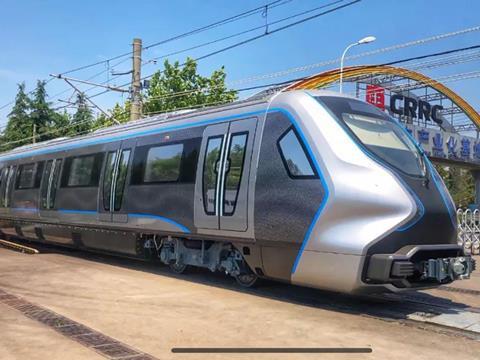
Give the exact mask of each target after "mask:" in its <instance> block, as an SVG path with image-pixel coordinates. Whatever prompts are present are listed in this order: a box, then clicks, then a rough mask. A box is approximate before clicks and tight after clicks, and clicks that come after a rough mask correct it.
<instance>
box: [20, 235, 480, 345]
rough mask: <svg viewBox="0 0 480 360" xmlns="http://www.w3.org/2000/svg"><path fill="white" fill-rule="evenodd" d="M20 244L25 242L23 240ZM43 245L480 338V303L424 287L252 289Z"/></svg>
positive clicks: (101, 258) (210, 276)
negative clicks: (360, 292) (363, 292)
mask: <svg viewBox="0 0 480 360" xmlns="http://www.w3.org/2000/svg"><path fill="white" fill-rule="evenodd" d="M16 241H18V242H19V244H18V245H19V246H23V245H22V243H24V242H22V241H19V240H16ZM37 247H38V248H39V249H44V250H45V251H48V252H52V251H54V252H57V253H61V254H64V255H70V256H71V255H72V254H74V256H76V257H81V258H85V259H86V260H90V261H98V262H102V263H109V264H112V265H117V266H123V267H129V268H133V269H136V270H143V271H149V272H153V273H157V274H159V275H162V276H169V277H176V278H181V279H183V280H190V281H192V282H197V283H204V284H208V285H212V286H218V287H222V288H227V289H229V290H234V291H239V292H246V293H249V294H252V295H256V296H261V297H265V298H270V299H272V300H280V301H286V302H290V303H295V304H298V305H300V306H310V307H316V308H321V309H326V310H331V311H339V312H345V313H350V314H356V315H359V316H366V317H372V318H376V319H380V320H383V321H388V322H399V323H402V324H404V325H407V326H414V327H417V328H422V329H425V330H428V331H435V332H439V333H444V334H448V335H452V336H461V337H465V338H469V339H472V340H476V341H479V340H480V307H473V306H468V305H465V304H462V303H457V302H453V301H451V300H449V299H446V298H441V297H436V296H432V295H429V294H426V293H419V292H407V293H401V294H383V295H368V296H354V295H345V294H339V293H333V292H328V291H322V290H317V289H310V288H305V287H300V286H295V285H287V284H282V283H278V282H273V281H265V282H264V284H263V285H261V286H259V287H257V288H253V289H243V288H239V287H238V286H237V285H236V284H234V283H233V282H232V281H231V280H230V279H229V278H225V277H223V276H222V275H221V274H214V273H210V272H208V271H204V270H202V269H196V270H192V271H191V272H189V273H187V274H182V275H177V274H172V273H171V272H170V270H168V269H167V268H166V267H164V266H159V265H158V264H156V263H148V262H143V261H137V260H132V259H127V258H118V257H114V256H110V255H106V254H97V253H88V252H80V251H72V250H69V249H65V248H61V247H57V246H55V245H46V244H38V246H37ZM439 289H440V290H442V291H449V292H457V293H462V294H470V295H480V291H476V290H473V289H460V288H455V287H451V286H442V287H440V288H439Z"/></svg>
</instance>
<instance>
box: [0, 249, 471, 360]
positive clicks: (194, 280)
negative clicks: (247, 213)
mask: <svg viewBox="0 0 480 360" xmlns="http://www.w3.org/2000/svg"><path fill="white" fill-rule="evenodd" d="M475 279H477V280H475ZM475 279H474V282H476V281H478V279H480V278H475ZM459 284H460V283H459ZM0 290H3V291H5V292H6V293H8V294H12V295H15V296H18V297H21V298H23V299H25V300H26V301H28V302H31V303H34V304H37V305H39V306H42V307H44V308H47V309H49V310H52V311H54V312H56V313H58V314H60V315H63V316H65V317H66V318H68V319H71V320H73V321H76V322H78V323H81V324H83V325H85V326H88V327H90V328H92V329H95V330H96V331H98V332H99V333H101V334H104V335H106V336H109V337H112V338H114V339H116V340H118V341H119V342H122V343H124V344H126V345H128V346H131V347H133V348H135V349H139V350H141V351H142V352H145V353H147V354H150V355H152V356H153V357H155V358H158V359H192V360H197V359H206V358H208V359H228V358H232V359H250V358H255V359H259V358H260V359H278V358H280V357H281V358H282V359H313V358H322V359H352V358H354V359H385V358H388V359H402V360H404V359H405V358H414V359H432V358H434V359H452V358H460V359H478V358H479V354H480V342H478V341H474V340H471V339H467V338H464V337H461V336H452V335H451V334H448V333H444V332H442V331H435V330H432V329H420V328H417V327H415V326H407V325H406V324H405V323H401V322H397V321H394V320H389V321H385V320H382V319H378V318H375V317H372V316H371V315H369V314H368V312H366V313H362V311H361V308H357V307H355V306H353V305H354V303H355V300H353V302H352V307H351V308H348V306H347V307H343V308H340V309H332V308H331V307H330V306H326V305H325V303H326V302H325V299H330V297H331V294H329V293H326V292H321V291H317V290H310V289H302V288H298V287H294V286H289V285H284V284H277V283H267V284H266V285H265V286H264V288H262V289H261V291H258V292H255V291H253V292H252V291H243V290H241V289H238V287H237V286H236V284H235V283H234V281H233V280H232V279H230V278H228V277H225V276H223V275H222V274H211V273H209V272H208V271H198V270H196V271H192V272H191V273H189V274H187V275H181V276H174V275H172V274H171V273H170V271H169V270H168V269H166V268H164V267H158V266H156V265H154V264H144V263H140V262H137V261H134V260H127V259H115V258H112V257H109V256H102V255H92V254H85V253H80V252H71V253H69V252H65V253H40V254H38V255H27V254H21V253H17V252H14V251H11V250H6V249H1V248H0ZM437 292H438V295H437ZM452 294H454V296H457V295H462V294H456V293H450V292H445V291H440V290H434V291H433V292H430V293H429V295H430V296H432V297H433V296H444V295H449V296H450V295H452ZM300 296H304V297H308V298H310V299H311V300H310V301H308V302H299V301H298V298H299V297H300ZM316 298H322V300H323V301H318V302H317V301H315V299H316ZM332 299H335V298H334V297H332ZM475 299H476V298H475ZM475 299H471V302H472V304H473V303H475V302H476V301H477V300H475ZM456 301H458V302H461V299H457V300H456ZM327 302H328V301H327ZM332 302H335V300H332ZM371 306H375V304H371ZM0 334H1V336H0V358H1V359H45V358H48V359H57V358H58V359H60V358H62V359H65V358H68V359H97V358H105V357H102V356H100V355H99V354H98V353H97V352H94V351H93V350H91V349H90V348H88V347H86V346H83V345H81V344H80V343H78V342H76V341H73V340H71V339H70V338H68V337H65V336H63V335H60V334H59V333H57V332H54V331H52V330H51V329H50V328H49V327H47V326H45V325H42V324H40V323H39V322H36V321H33V320H31V319H28V318H26V317H25V316H24V315H23V314H22V313H21V312H20V311H18V310H15V309H13V308H12V307H9V306H6V305H0ZM172 347H349V348H351V347H370V348H371V349H372V350H373V352H372V353H370V354H322V355H311V354H310V355H305V354H304V355H302V354H287V355H278V354H262V355H251V354H242V355H238V354H233V355H232V354H229V355H225V354H222V355H205V354H200V355H194V354H188V355H185V354H173V353H172V352H171V348H172ZM118 358H120V357H118ZM127 358H129V357H128V356H127V357H124V359H127ZM130 358H131V357H130Z"/></svg>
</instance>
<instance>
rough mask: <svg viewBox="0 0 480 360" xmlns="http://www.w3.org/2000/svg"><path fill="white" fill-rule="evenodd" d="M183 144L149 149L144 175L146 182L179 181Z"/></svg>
mask: <svg viewBox="0 0 480 360" xmlns="http://www.w3.org/2000/svg"><path fill="white" fill-rule="evenodd" d="M182 155H183V144H174V145H163V146H157V147H152V148H150V149H149V150H148V154H147V163H146V166H145V172H144V175H143V182H144V183H154V182H171V181H177V180H178V178H179V176H180V164H181V161H182Z"/></svg>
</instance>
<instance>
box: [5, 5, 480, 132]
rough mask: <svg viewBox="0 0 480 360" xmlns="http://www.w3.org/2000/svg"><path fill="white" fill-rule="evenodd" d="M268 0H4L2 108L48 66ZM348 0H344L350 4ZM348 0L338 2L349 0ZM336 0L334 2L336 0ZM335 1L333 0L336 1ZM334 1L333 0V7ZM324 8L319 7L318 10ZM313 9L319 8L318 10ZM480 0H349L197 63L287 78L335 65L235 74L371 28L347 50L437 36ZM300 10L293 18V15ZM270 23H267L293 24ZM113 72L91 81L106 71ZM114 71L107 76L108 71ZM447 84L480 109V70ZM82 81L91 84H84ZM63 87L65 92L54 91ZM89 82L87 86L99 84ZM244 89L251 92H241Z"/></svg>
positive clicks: (289, 63)
mask: <svg viewBox="0 0 480 360" xmlns="http://www.w3.org/2000/svg"><path fill="white" fill-rule="evenodd" d="M271 1H272V0H243V1H226V0H224V1H221V0H196V1H195V0H182V1H179V0H178V1H166V0H163V1H162V0H157V1H154V0H142V1H124V0H116V1H98V0H97V1H94V0H82V1H75V2H73V1H65V0H29V1H26V0H16V1H13V0H9V1H7V0H0V8H1V9H2V11H1V12H0V36H1V39H2V44H1V50H0V107H2V106H3V105H5V104H7V103H9V102H10V101H12V100H13V99H14V98H15V94H16V92H17V84H18V83H20V82H25V83H26V87H27V90H32V89H33V88H34V86H35V83H36V81H37V80H38V79H49V78H50V77H49V74H51V73H62V72H65V71H67V70H70V69H73V68H76V67H79V66H83V65H87V64H90V63H94V62H97V61H102V60H105V59H108V58H110V57H113V56H116V55H119V54H123V53H127V52H129V51H130V50H131V44H132V39H133V38H136V37H138V38H141V39H142V41H143V44H144V46H146V45H149V44H153V43H156V42H159V41H161V40H164V39H167V38H170V37H173V36H175V35H178V34H182V33H184V32H187V31H189V30H192V29H195V28H198V27H201V26H204V25H207V24H210V23H212V22H215V21H218V20H221V19H224V18H227V17H229V16H233V15H236V14H238V13H241V12H243V11H246V10H250V9H253V8H256V7H259V6H264V5H265V4H267V3H268V2H271ZM333 1H334V0H327V1H325V0H290V1H289V0H284V2H281V3H280V4H281V5H280V6H277V7H275V8H272V9H270V10H269V11H268V16H267V21H268V22H273V21H276V20H279V19H282V18H284V17H287V16H291V15H294V14H296V13H300V12H302V11H306V10H309V9H312V8H315V7H318V6H322V5H326V4H328V3H330V2H333ZM347 2H348V1H347V0H346V1H344V2H343V3H347ZM343 3H342V4H343ZM338 5H340V4H337V6H338ZM331 7H332V6H331ZM331 7H330V8H331ZM319 11H322V10H319ZM319 11H317V13H318V12H319ZM479 14H480V1H476V0H456V1H448V0H415V1H414V0H362V1H360V2H359V3H357V4H354V5H352V6H350V7H347V8H344V9H341V10H339V11H336V12H334V13H331V14H327V15H324V16H321V17H318V18H316V19H313V20H311V21H308V22H305V23H303V24H300V25H298V26H294V27H292V28H289V29H286V30H284V31H280V32H277V33H274V34H271V35H269V36H266V37H263V38H261V39H259V40H256V41H253V42H251V43H248V44H246V45H243V46H239V47H237V48H234V49H232V50H229V51H226V52H223V53H221V54H218V55H216V56H212V57H209V58H207V59H204V60H201V61H199V72H200V73H201V74H202V75H209V74H210V73H211V72H212V71H213V70H215V69H217V68H219V67H221V66H225V69H226V72H227V74H228V76H227V83H232V87H246V86H255V85H259V84H264V83H268V82H276V81H283V80H287V79H289V78H295V77H299V76H305V75H311V74H313V73H316V72H320V71H324V70H328V69H330V68H334V67H337V65H329V66H324V67H317V68H314V69H310V70H308V71H303V72H290V73H289V74H287V75H285V76H283V77H275V78H269V79H267V80H263V82H262V81H257V82H252V81H250V82H242V83H239V82H238V81H240V80H244V79H248V78H250V77H253V76H257V75H264V74H270V73H274V72H277V71H282V70H286V69H292V68H296V67H300V66H304V65H308V64H314V63H320V62H322V61H326V60H331V59H337V58H339V57H340V55H341V54H342V52H343V50H344V48H345V47H346V46H347V45H348V44H350V43H352V42H356V41H357V40H359V39H360V38H363V37H365V36H367V35H373V36H375V37H376V38H377V40H376V41H375V42H373V43H370V44H366V45H362V46H357V47H354V48H352V49H351V50H350V51H349V55H354V54H358V53H362V52H365V51H371V50H375V49H380V48H384V47H387V46H392V45H396V44H402V43H406V42H409V41H414V40H417V39H422V38H426V37H430V36H434V35H440V34H444V33H449V32H452V31H457V30H461V29H465V28H470V27H474V26H478V25H480V16H479ZM297 19H299V18H295V19H292V20H290V21H295V20H297ZM265 21H266V19H265V17H264V16H263V15H262V14H261V13H257V14H254V15H252V16H249V17H246V18H244V19H242V20H241V21H237V22H233V23H230V24H228V25H225V26H220V27H217V28H215V29H212V30H209V31H205V32H202V33H199V34H196V35H193V36H189V37H185V38H183V39H181V40H177V41H171V42H168V43H165V44H163V45H160V46H156V47H153V48H150V49H148V50H145V51H144V52H143V54H142V58H143V60H144V61H145V60H150V59H153V58H155V57H161V56H162V55H165V54H168V53H171V52H175V51H178V50H181V49H185V48H189V47H192V46H196V45H198V44H201V43H204V42H208V41H212V40H215V39H217V38H221V37H225V36H228V35H231V34H234V33H236V32H240V31H242V30H246V29H249V28H252V27H257V26H261V25H263V24H265ZM287 23H288V21H286V22H283V23H280V24H278V25H272V26H271V27H270V30H273V29H275V28H278V27H279V26H282V25H285V24H287ZM264 32H265V30H264V29H259V30H257V31H255V32H251V33H249V34H245V35H243V36H239V37H236V38H233V39H230V40H227V41H224V42H220V43H217V44H214V45H211V46H207V47H203V48H199V49H195V50H191V51H187V52H185V53H182V54H178V55H175V56H171V57H170V58H169V59H170V61H175V60H178V61H180V62H183V61H184V60H185V58H186V56H190V57H194V58H195V57H199V56H202V55H204V54H206V53H209V52H212V51H215V50H217V49H220V48H222V47H225V46H228V45H231V44H233V43H235V42H238V41H241V40H244V39H247V38H249V37H252V36H255V35H258V34H262V33H264ZM479 44H480V31H475V32H471V33H469V34H466V35H461V36H455V37H450V38H447V39H444V40H440V41H434V42H431V43H428V44H425V45H421V46H412V47H407V48H404V49H400V50H395V51H390V52H385V53H383V54H380V55H374V56H364V57H360V58H358V59H354V60H351V61H347V62H346V65H355V64H374V63H382V62H388V61H394V60H398V59H403V58H408V57H412V56H419V55H425V54H429V53H433V52H439V51H446V50H451V49H456V48H460V47H467V46H473V45H479ZM118 62H122V63H121V64H118V65H117V66H115V67H114V69H113V70H114V71H116V72H121V71H127V70H129V69H130V67H131V61H130V59H129V58H128V57H124V58H120V59H118V60H112V62H111V63H110V65H115V64H116V63H118ZM162 63H163V59H161V60H158V61H157V63H153V62H150V63H148V64H146V65H144V66H143V68H142V76H145V75H149V74H152V73H153V72H155V71H156V70H159V69H162ZM479 65H480V60H479V59H478V58H477V59H476V60H475V61H470V62H467V63H465V64H461V65H455V66H445V67H441V68H438V69H435V70H428V71H425V73H426V74H427V75H429V76H432V77H433V78H436V77H443V76H448V75H453V74H459V73H466V72H471V71H478V70H480V68H479ZM104 70H108V69H107V66H106V64H100V65H98V66H95V67H92V68H89V69H86V70H83V71H78V72H74V73H71V74H69V76H71V77H75V78H78V79H87V78H89V77H91V76H93V75H95V74H98V73H101V72H102V71H104ZM110 70H111V69H110ZM107 74H108V71H104V72H103V74H100V75H99V76H97V77H95V78H94V79H93V80H92V81H96V82H103V81H107V80H108V77H107V76H108V75H107ZM109 77H110V78H111V75H109ZM129 81H130V78H129V76H121V77H118V78H116V79H113V80H111V82H110V84H112V85H121V84H124V83H126V82H129ZM445 85H447V86H449V87H450V88H452V89H453V90H454V91H456V92H457V93H458V94H459V95H461V96H462V97H464V98H465V99H466V100H467V101H468V102H470V103H471V104H472V105H473V106H474V108H476V109H477V110H478V109H480V99H479V95H478V94H479V92H478V89H479V87H480V86H479V85H480V78H479V77H476V78H473V79H468V80H462V81H455V82H449V83H446V84H445ZM80 88H81V89H82V90H86V89H88V88H89V86H80ZM68 89H70V88H69V86H68V85H67V84H66V83H65V82H64V81H63V80H59V79H53V80H51V81H50V82H49V83H48V84H47V91H48V94H49V95H50V98H49V100H50V101H51V102H52V106H54V107H55V106H60V105H62V103H59V101H58V100H59V99H64V100H65V99H69V98H70V96H71V95H72V91H66V90H68ZM63 91H65V92H64V93H63V94H60V95H59V96H54V95H57V94H58V93H60V92H63ZM98 92H99V90H98V89H93V90H91V91H89V92H88V93H87V94H88V95H92V94H96V93H98ZM242 96H245V95H244V94H242ZM122 99H123V100H124V99H125V95H121V94H118V93H107V94H105V95H102V96H98V97H95V102H96V103H97V104H98V105H99V106H100V107H102V108H105V109H108V108H111V107H112V106H113V105H114V104H115V102H121V101H123V100H122ZM10 109H11V106H7V107H5V108H3V109H1V110H0V126H2V125H4V124H5V122H6V119H7V115H8V113H9V111H10Z"/></svg>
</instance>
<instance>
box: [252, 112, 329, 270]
mask: <svg viewBox="0 0 480 360" xmlns="http://www.w3.org/2000/svg"><path fill="white" fill-rule="evenodd" d="M290 126H292V124H291V123H290V120H289V119H288V118H287V117H286V116H284V115H283V114H281V113H272V114H269V115H268V117H267V120H266V124H265V129H264V134H263V139H262V145H261V150H260V159H259V164H258V172H257V182H256V188H255V237H256V240H257V241H258V243H259V244H268V243H269V242H270V241H275V242H281V243H283V246H292V247H294V248H296V249H298V247H299V246H300V244H301V243H302V241H303V238H304V237H305V233H306V232H307V230H308V228H309V226H310V224H311V222H312V220H313V217H314V215H315V213H316V212H317V210H318V208H319V206H320V203H321V202H322V199H323V196H324V189H323V187H322V184H321V182H320V180H319V179H292V178H290V177H289V176H288V173H287V170H286V169H285V166H284V164H283V162H282V159H281V156H280V154H279V151H278V147H277V140H278V139H279V137H280V136H281V135H282V134H283V133H284V132H285V130H286V129H288V128H289V127H290ZM297 251H298V250H295V253H296V252H297ZM269 254H271V251H270V250H269ZM282 254H288V256H281V255H282ZM278 255H279V256H278V258H275V257H274V256H268V257H267V258H266V259H265V258H264V265H265V268H266V269H268V268H269V267H270V268H272V269H273V268H278V267H275V266H270V265H272V264H267V262H269V261H277V262H280V263H283V266H285V268H286V269H287V270H288V273H289V272H290V269H291V267H292V265H293V261H294V260H295V256H292V254H291V253H289V252H288V251H283V252H279V254H278ZM267 275H270V274H268V273H267ZM270 276H273V274H272V275H270Z"/></svg>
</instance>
